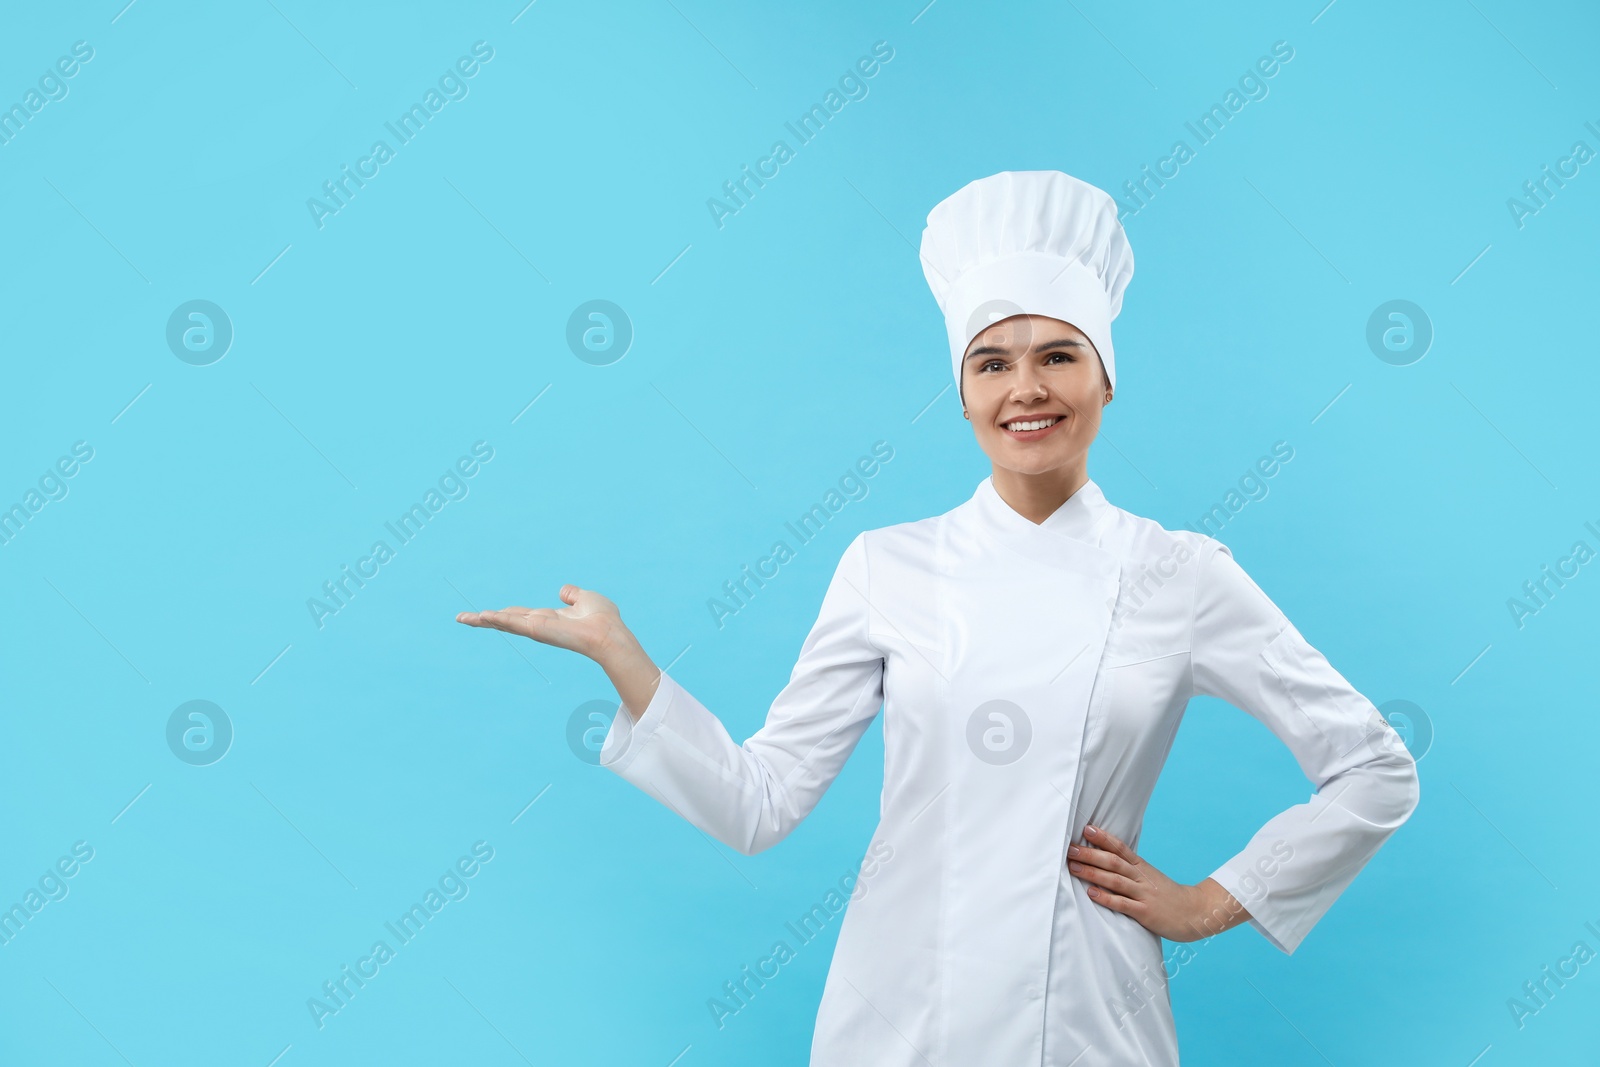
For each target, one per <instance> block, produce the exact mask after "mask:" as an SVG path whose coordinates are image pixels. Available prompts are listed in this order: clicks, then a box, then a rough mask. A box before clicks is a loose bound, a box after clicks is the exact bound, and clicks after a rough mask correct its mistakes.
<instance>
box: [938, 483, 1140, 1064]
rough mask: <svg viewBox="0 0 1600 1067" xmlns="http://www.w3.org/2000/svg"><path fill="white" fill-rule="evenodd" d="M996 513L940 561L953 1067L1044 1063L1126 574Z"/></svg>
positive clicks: (948, 1023) (988, 512) (1085, 550)
mask: <svg viewBox="0 0 1600 1067" xmlns="http://www.w3.org/2000/svg"><path fill="white" fill-rule="evenodd" d="M995 504H998V505H999V506H1000V507H1005V505H1004V502H1003V501H1000V500H999V498H998V497H995V498H993V499H992V500H990V501H987V502H986V507H984V508H980V509H978V511H977V513H976V515H975V518H976V519H977V520H978V521H975V522H971V523H967V524H960V525H957V526H956V527H955V528H954V529H952V530H951V531H950V532H949V536H948V539H947V540H946V542H945V544H944V545H943V547H942V550H941V555H942V557H943V561H942V562H943V566H942V567H941V571H942V574H941V578H940V580H941V582H942V583H943V584H944V586H945V588H944V590H943V594H944V595H943V602H944V603H945V605H946V607H947V609H948V610H947V612H946V615H945V617H944V620H943V625H944V628H945V633H944V648H945V649H947V650H948V653H949V660H948V661H947V662H948V669H947V670H946V671H945V672H944V673H945V675H946V681H945V683H944V684H945V685H946V687H947V699H946V700H944V701H942V702H941V703H942V704H943V709H942V711H943V714H944V721H945V726H946V745H947V751H948V753H949V759H948V763H947V766H948V768H949V775H950V779H951V783H950V788H951V794H952V795H951V797H950V798H949V800H950V802H951V808H950V811H951V812H952V813H953V814H952V819H951V824H950V828H949V834H950V842H949V844H950V847H949V848H948V849H947V850H946V856H947V859H946V863H945V867H944V870H943V872H942V876H943V879H944V885H943V900H944V914H943V916H942V918H943V922H942V924H941V925H942V934H943V936H942V938H941V942H942V952H941V954H942V958H943V964H944V967H943V983H942V985H943V995H942V997H941V1000H942V1001H943V1005H944V1007H945V1009H946V1010H945V1011H943V1012H941V1013H940V1014H941V1018H942V1019H943V1021H944V1022H943V1027H942V1028H943V1031H944V1032H943V1034H942V1037H943V1041H942V1042H941V1045H942V1047H943V1048H944V1049H945V1050H946V1053H947V1056H948V1059H947V1061H946V1062H948V1063H951V1064H969V1063H1006V1064H1024V1063H1038V1062H1039V1060H1040V1056H1041V1048H1040V1044H1041V1038H1042V1034H1043V1030H1044V1017H1043V1013H1044V1001H1045V988H1046V978H1047V975H1048V969H1049V961H1050V936H1051V926H1052V922H1053V919H1054V914H1055V907H1056V895H1057V890H1058V887H1059V884H1060V881H1061V870H1062V864H1063V863H1064V862H1065V851H1066V845H1067V842H1068V840H1069V838H1070V837H1071V836H1072V834H1073V832H1074V821H1075V818H1076V813H1075V812H1074V811H1073V810H1072V808H1073V798H1074V797H1075V796H1076V795H1077V792H1078V777H1079V760H1080V757H1081V755H1082V751H1083V742H1084V734H1085V729H1084V728H1085V723H1086V722H1087V719H1088V713H1089V706H1090V700H1091V697H1092V696H1093V694H1094V686H1095V679H1096V676H1097V673H1098V670H1099V665H1100V661H1101V654H1102V652H1103V651H1104V648H1105V643H1106V638H1107V634H1108V632H1109V629H1110V623H1111V615H1112V606H1113V605H1114V604H1115V603H1116V596H1117V590H1118V586H1119V582H1120V570H1121V569H1120V565H1119V563H1118V561H1117V559H1116V558H1115V557H1114V556H1113V555H1112V554H1111V553H1108V552H1106V551H1104V550H1102V549H1100V548H1099V547H1097V546H1095V545H1094V544H1091V543H1088V542H1085V541H1081V540H1077V539H1075V538H1073V537H1069V536H1065V535H1064V534H1063V533H1062V532H1060V530H1059V529H1055V528H1052V524H1051V523H1050V522H1048V521H1047V523H1046V524H1045V525H1044V526H1036V525H1035V524H1033V523H1032V522H1030V521H1029V520H1027V519H1025V518H1023V517H1022V516H1020V515H1017V514H1016V513H1015V512H1011V513H1010V514H1009V517H1008V516H1006V515H1003V514H998V513H997V512H996V511H995V510H994V505H995ZM1080 517H1081V516H1080ZM1012 519H1014V520H1015V521H1011V520H1012ZM953 1020H959V1021H953Z"/></svg>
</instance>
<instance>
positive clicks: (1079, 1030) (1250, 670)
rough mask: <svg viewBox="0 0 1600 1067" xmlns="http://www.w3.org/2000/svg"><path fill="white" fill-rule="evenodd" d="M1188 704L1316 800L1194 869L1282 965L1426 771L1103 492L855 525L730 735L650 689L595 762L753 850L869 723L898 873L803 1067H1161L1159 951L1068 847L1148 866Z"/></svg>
mask: <svg viewBox="0 0 1600 1067" xmlns="http://www.w3.org/2000/svg"><path fill="white" fill-rule="evenodd" d="M1196 694H1206V695H1209V696H1215V697H1220V698H1222V699H1223V700H1226V701H1227V702H1229V703H1231V704H1233V705H1234V706H1236V707H1238V708H1240V709H1242V710H1243V711H1245V712H1247V713H1249V714H1250V715H1252V716H1254V717H1255V718H1256V719H1258V720H1259V721H1261V722H1262V723H1263V724H1265V725H1266V726H1267V727H1268V728H1269V729H1270V730H1272V732H1273V733H1274V734H1276V735H1277V736H1278V737H1279V738H1280V739H1281V740H1282V741H1283V742H1284V744H1286V745H1287V746H1288V747H1289V749H1290V751H1291V752H1292V753H1293V754H1294V758H1295V760H1296V761H1297V762H1298V763H1299V766H1300V769H1301V771H1302V772H1304V774H1305V776H1306V778H1307V779H1309V780H1310V782H1311V783H1312V784H1313V786H1314V787H1315V789H1316V792H1315V793H1314V794H1312V795H1311V797H1310V799H1309V800H1307V801H1306V802H1305V803H1301V804H1296V805H1294V806H1293V807H1290V808H1288V809H1287V810H1285V811H1283V812H1281V813H1280V814H1278V815H1276V816H1274V817H1273V818H1272V819H1270V820H1269V821H1268V822H1267V823H1266V825H1264V826H1262V827H1261V829H1260V830H1259V831H1258V832H1256V833H1255V835H1254V836H1252V837H1251V838H1250V839H1249V841H1248V842H1247V843H1245V845H1244V847H1243V848H1242V849H1241V850H1240V851H1239V852H1238V854H1237V855H1235V856H1233V857H1231V858H1230V859H1228V861H1227V862H1225V863H1223V864H1222V865H1221V866H1220V867H1219V868H1217V869H1216V870H1215V871H1214V872H1212V874H1211V877H1212V878H1214V879H1216V881H1217V882H1219V883H1220V884H1221V885H1222V887H1223V888H1224V889H1226V890H1228V891H1229V892H1230V893H1232V894H1233V896H1234V897H1235V898H1237V899H1238V900H1239V901H1240V902H1241V903H1243V904H1244V905H1245V907H1246V908H1247V909H1248V911H1249V913H1250V919H1249V922H1250V925H1251V926H1252V927H1254V928H1255V929H1256V930H1257V931H1259V932H1260V933H1261V934H1262V935H1263V936H1264V937H1266V938H1267V940H1268V941H1269V942H1271V943H1272V944H1273V945H1274V946H1276V947H1277V948H1278V949H1280V950H1282V951H1283V952H1285V953H1292V952H1293V951H1294V950H1295V949H1296V947H1298V946H1299V944H1300V942H1301V941H1302V939H1304V938H1305V936H1306V934H1307V933H1308V932H1309V931H1310V929H1311V927H1312V926H1314V925H1315V924H1316V922H1317V920H1318V919H1320V918H1321V917H1322V915H1323V914H1324V913H1325V912H1326V911H1327V910H1328V908H1329V907H1330V906H1331V905H1332V904H1333V901H1334V900H1335V899H1336V898H1337V897H1338V896H1339V894H1340V893H1341V892H1343V890H1344V888H1345V887H1346V886H1348V885H1349V884H1350V882H1351V880H1352V879H1353V878H1354V877H1355V876H1356V874H1357V873H1358V872H1359V871H1360V870H1361V868H1362V867H1363V866H1364V865H1365V864H1366V863H1367V861H1368V860H1370V859H1371V858H1372V856H1373V854H1374V853H1375V852H1376V851H1377V850H1378V848H1379V847H1380V846H1381V845H1382V844H1383V842H1384V841H1385V840H1387V839H1388V837H1389V835H1390V834H1392V833H1393V832H1394V831H1395V829H1397V828H1398V827H1399V826H1400V824H1401V823H1402V822H1404V821H1405V819H1406V818H1407V817H1408V816H1409V815H1410V813H1411V811H1412V810H1413V808H1414V807H1415V806H1416V803H1417V799H1418V782H1417V774H1416V764H1415V761H1414V760H1413V759H1412V757H1411V756H1410V755H1409V753H1407V751H1406V749H1405V746H1404V744H1403V743H1402V742H1401V741H1400V740H1399V737H1398V735H1397V734H1396V733H1395V731H1394V730H1393V729H1392V728H1391V727H1390V726H1389V725H1388V724H1387V723H1386V722H1384V720H1383V719H1382V718H1380V717H1379V715H1378V713H1377V711H1376V709H1375V708H1374V707H1373V705H1372V704H1371V703H1370V702H1369V701H1368V700H1367V699H1366V698H1365V697H1363V696H1362V695H1361V694H1360V693H1358V692H1357V691H1356V690H1355V689H1354V688H1352V687H1351V685H1350V683H1349V682H1347V681H1346V680H1345V679H1344V678H1343V677H1342V676H1341V675H1340V674H1339V673H1338V672H1337V671H1336V670H1334V669H1333V667H1332V666H1330V665H1329V663H1328V661H1327V660H1326V659H1325V658H1324V657H1323V656H1322V655H1321V654H1320V653H1319V652H1318V651H1317V650H1316V649H1314V648H1313V647H1312V646H1311V645H1310V644H1308V643H1307V642H1306V639H1305V638H1304V637H1303V636H1301V634H1300V632H1299V630H1297V629H1295V627H1294V626H1293V625H1292V624H1291V623H1290V622H1289V621H1288V619H1287V618H1285V616H1284V615H1283V613H1282V612H1281V611H1279V610H1278V608H1277V607H1276V606H1274V604H1273V603H1272V601H1271V600H1270V599H1268V597H1267V596H1266V594H1265V593H1263V592H1262V591H1261V589H1260V588H1259V587H1257V585H1256V584H1255V583H1254V582H1253V581H1251V579H1250V578H1249V577H1248V576H1247V575H1246V574H1245V572H1244V571H1243V570H1242V569H1241V568H1240V567H1239V565H1238V564H1237V563H1235V562H1234V560H1233V557H1232V554H1231V553H1230V552H1229V551H1228V549H1227V548H1226V547H1225V546H1224V545H1222V544H1221V543H1220V542H1218V541H1216V540H1214V539H1212V538H1210V537H1207V536H1204V535H1202V534H1197V533H1193V532H1189V531H1183V530H1178V531H1172V530H1166V529H1164V528H1162V527H1161V526H1160V525H1159V524H1157V523H1155V522H1153V521H1151V520H1149V519H1145V518H1141V517H1139V516H1136V515H1132V514H1130V513H1128V512H1126V511H1124V510H1122V509H1121V508H1118V507H1116V506H1114V505H1112V504H1110V503H1108V502H1107V501H1106V499H1105V497H1104V495H1103V494H1102V493H1101V491H1100V488H1099V487H1098V486H1097V485H1096V484H1095V483H1094V482H1093V481H1089V482H1087V483H1085V484H1084V485H1083V486H1082V487H1081V488H1080V489H1079V490H1078V491H1077V492H1075V493H1074V494H1073V495H1072V496H1071V497H1070V498H1069V499H1068V500H1067V501H1066V502H1064V503H1063V504H1062V505H1061V506H1060V508H1058V509H1057V510H1056V511H1055V512H1054V513H1052V514H1051V515H1050V516H1049V518H1047V519H1046V520H1045V521H1044V522H1042V523H1038V524H1036V523H1034V522H1032V521H1031V520H1029V519H1027V518H1026V517H1024V516H1022V515H1021V514H1019V513H1018V512H1017V511H1015V510H1014V509H1013V508H1011V506H1010V505H1008V504H1007V503H1006V502H1005V501H1004V500H1003V499H1002V498H1001V497H1000V495H999V494H998V493H997V492H996V490H995V488H994V486H993V483H992V479H990V478H985V479H984V480H983V481H982V482H981V483H980V484H979V485H978V488H977V491H976V492H975V493H974V494H973V495H972V497H971V498H970V499H969V500H967V501H966V502H964V503H962V504H961V505H959V506H957V507H955V508H953V509H952V510H950V511H948V512H946V513H944V514H942V515H938V516H935V517H932V518H928V519H923V520H921V521H917V522H908V523H901V524H898V525H893V526H887V527H883V528H880V529H874V530H867V531H865V532H863V533H861V534H859V535H858V536H857V537H856V538H855V539H854V540H853V541H851V542H850V545H849V547H848V548H846V549H845V551H844V553H843V555H842V557H841V558H840V560H839V563H838V566H837V568H836V569H835V572H834V574H833V578H832V580H831V582H830V583H829V585H828V589H827V592H826V594H825V595H824V597H823V602H822V608H821V611H820V613H819V615H818V618H817V621H816V623H815V625H814V626H813V627H812V628H811V631H810V633H809V634H808V635H807V637H806V639H805V641H804V643H803V644H802V646H801V649H800V655H799V658H798V661H797V662H796V663H795V666H794V670H793V672H792V673H791V675H790V677H789V681H788V683H787V684H786V685H785V686H784V688H783V690H782V691H781V692H780V693H779V694H778V695H777V697H776V698H775V699H774V701H773V703H772V705H771V708H770V710H769V711H768V713H767V718H766V722H765V724H764V725H763V726H762V727H761V728H760V729H759V730H757V731H756V732H755V733H754V734H753V735H752V736H751V737H750V738H749V739H748V740H746V741H745V742H744V743H743V744H742V745H740V744H737V743H735V742H734V741H733V740H732V738H731V737H730V736H729V735H728V732H727V730H726V729H725V728H724V727H723V725H722V723H721V722H720V721H719V720H718V719H717V718H716V716H715V715H713V714H712V713H711V712H710V711H708V710H707V709H706V708H705V707H704V706H703V705H702V704H701V703H700V702H699V701H698V700H696V699H695V698H694V697H693V696H692V695H691V694H690V693H689V692H688V690H686V689H685V688H684V687H683V686H682V685H681V684H680V683H679V682H678V681H677V680H676V679H675V678H673V677H672V676H671V675H670V674H665V673H663V674H662V676H661V679H660V684H659V687H658V688H657V690H656V692H655V694H654V696H653V697H652V699H651V700H650V703H649V705H648V706H647V707H646V708H645V709H644V712H643V714H642V715H641V716H640V718H639V720H638V722H636V723H635V722H634V721H633V719H632V717H631V716H630V715H629V714H628V713H627V711H625V710H621V709H619V711H618V713H617V715H616V716H615V718H614V719H613V721H612V724H611V727H610V729H609V731H608V733H607V735H606V739H605V743H604V745H603V747H602V749H601V752H600V763H601V765H602V766H605V767H608V768H610V769H611V770H612V771H614V772H616V773H617V774H618V775H620V776H622V777H623V778H625V779H627V780H628V781H630V782H632V783H633V784H635V785H636V786H638V787H639V788H640V789H642V790H644V791H645V792H646V793H648V794H650V795H651V796H653V797H655V798H656V799H657V800H659V801H661V802H662V803H663V804H666V805H667V806H668V807H669V808H670V809H671V810H672V811H674V812H676V813H677V814H679V815H680V816H682V817H683V818H685V819H687V820H688V821H690V822H691V823H693V824H694V825H695V826H697V827H699V828H700V829H701V830H703V831H705V832H706V833H707V834H710V835H711V836H713V837H715V838H717V839H718V840H720V841H722V842H724V843H725V844H727V845H729V846H730V847H732V848H734V849H737V850H738V851H740V852H741V853H744V854H751V853H755V852H759V851H761V850H762V849H766V848H770V847H771V846H773V845H775V844H777V843H778V842H779V841H781V840H783V838H784V837H785V836H787V835H788V834H789V833H790V832H791V831H792V830H793V829H794V828H795V826H796V825H798V824H799V822H800V820H802V819H803V818H805V817H806V815H807V814H808V813H809V812H810V811H811V810H812V808H813V807H814V806H815V805H816V803H817V801H818V799H819V798H820V797H821V796H822V793H823V792H824V790H826V789H827V788H828V785H829V784H830V783H831V782H832V781H833V779H834V777H835V776H836V775H837V774H838V772H839V769H840V767H841V766H842V765H843V764H844V761H845V760H846V759H847V758H848V757H849V755H850V753H851V751H852V750H853V749H854V748H855V745H856V743H857V741H858V740H859V739H860V738H861V735H862V733H863V732H864V731H865V730H866V729H867V727H868V726H869V724H870V723H871V722H872V720H873V718H875V717H876V716H877V714H878V711H879V710H880V708H881V709H882V710H883V713H884V718H883V748H884V773H883V792H882V798H881V807H880V818H879V822H878V825H877V827H876V829H875V831H874V833H873V837H872V841H871V843H870V844H869V846H868V852H869V853H871V854H872V855H874V856H878V857H882V856H891V857H892V858H891V859H889V860H888V861H887V862H882V863H875V864H874V865H873V869H872V871H871V882H870V892H865V893H860V894H857V895H856V897H855V899H853V900H852V901H851V902H850V903H849V905H848V907H847V908H846V911H845V917H844V920H843V922H842V924H841V926H840V929H839V937H838V943H837V946H836V948H835V952H834V958H833V961H832V964H831V967H830V969H829V972H828V977H827V980H826V982H825V984H824V987H823V992H822V1000H821V1004H820V1006H819V1008H818V1013H817V1020H816V1027H815V1033H814V1037H813V1042H812V1049H811V1058H810V1063H811V1064H812V1067H855V1065H861V1064H871V1065H874V1067H899V1065H904V1067H979V1065H982V1067H1022V1065H1027V1067H1068V1065H1071V1067H1095V1065H1099V1064H1106V1065H1118V1067H1125V1065H1130V1064H1149V1065H1160V1067H1168V1065H1174V1064H1177V1063H1178V1047H1177V1035H1176V1030H1175V1027H1174V1024H1173V1018H1172V1011H1171V1004H1170V1000H1169V997H1168V991H1167V977H1168V976H1167V974H1166V970H1165V967H1164V964H1163V959H1162V943H1161V938H1160V937H1159V936H1157V935H1156V934H1154V933H1152V932H1150V931H1149V930H1146V929H1145V928H1144V927H1143V926H1141V925H1140V924H1139V923H1138V922H1137V921H1135V920H1134V919H1132V918H1130V917H1128V916H1126V915H1122V914H1120V913H1118V912H1115V911H1112V910H1110V909H1109V908H1107V907H1105V906H1103V905H1101V904H1098V903H1096V902H1095V901H1094V900H1093V899H1092V898H1090V897H1089V896H1088V895H1087V892H1086V890H1087V885H1086V883H1084V882H1082V881H1081V880H1079V879H1077V878H1075V877H1073V876H1071V875H1070V874H1068V873H1067V869H1066V848H1067V845H1068V844H1069V843H1071V842H1075V841H1081V840H1083V837H1082V834H1083V827H1084V824H1085V823H1092V824H1094V825H1095V826H1099V827H1102V828H1104V829H1105V830H1108V831H1109V832H1111V833H1113V834H1115V835H1117V836H1118V837H1120V838H1121V839H1122V840H1123V841H1125V842H1127V843H1128V844H1129V845H1130V847H1133V848H1135V849H1137V847H1138V841H1139V835H1140V830H1141V827H1142V823H1143V818H1144V812H1145V808H1146V805H1147V804H1148V802H1149V800H1150V795H1151V792H1152V791H1153V789H1154V788H1155V783H1156V778H1157V776H1158V775H1159V774H1160V771H1161V768H1162V765H1163V764H1164V762H1165V761H1166V757H1167V753H1168V751H1169V750H1170V748H1171V745H1172V740H1173V736H1174V734H1175V733H1176V731H1177V729H1178V724H1179V721H1180V720H1181V718H1182V716H1183V711H1184V708H1185V706H1186V705H1187V704H1188V702H1189V699H1190V698H1191V697H1192V696H1194V695H1196ZM1223 770H1224V772H1225V773H1226V774H1238V773H1241V772H1243V771H1244V770H1245V768H1241V767H1228V768H1224V769H1223Z"/></svg>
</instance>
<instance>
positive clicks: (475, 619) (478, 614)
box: [456, 606, 529, 626]
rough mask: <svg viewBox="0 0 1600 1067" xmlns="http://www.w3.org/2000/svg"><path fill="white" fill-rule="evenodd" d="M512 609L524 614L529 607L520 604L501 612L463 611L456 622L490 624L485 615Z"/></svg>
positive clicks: (459, 613) (471, 624)
mask: <svg viewBox="0 0 1600 1067" xmlns="http://www.w3.org/2000/svg"><path fill="white" fill-rule="evenodd" d="M510 611H515V612H520V613H522V614H527V613H528V611H529V609H528V608H524V607H519V606H512V607H509V608H504V609H502V611H501V612H499V613H497V612H493V611H463V612H458V613H457V614H456V622H460V623H465V624H466V625H468V626H488V625H489V622H488V620H487V619H486V618H485V616H487V615H494V614H503V613H504V612H510Z"/></svg>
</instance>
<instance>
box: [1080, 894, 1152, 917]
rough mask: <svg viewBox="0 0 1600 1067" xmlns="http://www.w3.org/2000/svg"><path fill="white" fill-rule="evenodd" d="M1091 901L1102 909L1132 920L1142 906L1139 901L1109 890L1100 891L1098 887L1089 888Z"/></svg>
mask: <svg viewBox="0 0 1600 1067" xmlns="http://www.w3.org/2000/svg"><path fill="white" fill-rule="evenodd" d="M1089 899H1090V900H1093V901H1094V902H1095V903H1096V904H1099V905H1100V906H1101V907H1104V908H1109V909H1110V910H1112V911H1115V912H1120V913H1122V914H1123V915H1127V916H1129V917H1130V918H1132V917H1133V915H1134V912H1136V911H1138V910H1139V909H1140V907H1141V906H1142V905H1141V904H1140V903H1139V901H1137V900H1133V899H1131V898H1129V897H1125V896H1122V895H1120V894H1118V893H1112V892H1110V891H1109V890H1105V889H1100V888H1098V887H1096V886H1090V887H1089Z"/></svg>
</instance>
